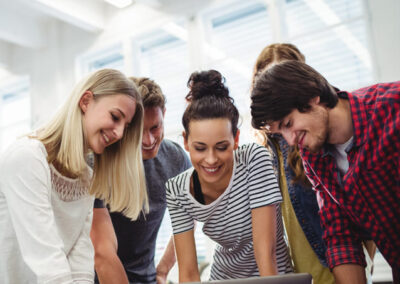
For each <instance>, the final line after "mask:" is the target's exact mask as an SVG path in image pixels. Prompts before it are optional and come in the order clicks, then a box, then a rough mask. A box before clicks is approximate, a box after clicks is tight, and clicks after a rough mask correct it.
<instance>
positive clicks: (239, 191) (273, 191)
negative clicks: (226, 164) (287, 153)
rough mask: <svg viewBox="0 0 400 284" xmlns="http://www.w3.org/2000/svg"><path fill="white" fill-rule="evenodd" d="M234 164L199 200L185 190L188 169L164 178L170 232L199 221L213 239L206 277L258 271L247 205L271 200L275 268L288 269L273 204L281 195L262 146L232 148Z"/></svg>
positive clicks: (252, 206)
mask: <svg viewBox="0 0 400 284" xmlns="http://www.w3.org/2000/svg"><path fill="white" fill-rule="evenodd" d="M234 156H235V158H234V169H233V174H232V177H231V180H230V183H229V185H228V187H227V188H226V190H225V191H224V193H223V194H221V195H220V196H219V197H218V198H217V199H216V200H214V201H213V202H212V203H210V204H207V205H203V204H201V203H199V202H198V201H196V200H195V199H194V197H193V196H192V195H191V193H190V178H191V176H192V173H193V170H194V169H193V168H191V169H189V170H187V171H185V172H183V173H182V174H180V175H178V176H176V177H174V178H172V179H170V180H169V181H168V182H167V184H166V187H167V205H168V209H169V212H170V215H171V221H172V227H173V231H174V234H179V233H183V232H186V231H189V230H192V229H193V228H194V220H197V221H199V222H203V223H204V225H203V232H204V233H205V234H206V235H207V236H208V237H210V238H211V239H212V240H214V241H215V242H216V243H217V246H216V249H215V253H214V261H213V265H212V267H211V276H210V279H211V280H217V279H229V278H246V277H253V276H259V272H258V267H257V263H256V260H255V256H254V250H253V236H252V219H251V210H252V209H255V208H258V207H262V206H267V205H273V204H276V214H277V237H276V240H277V244H276V254H277V256H276V258H277V265H278V271H279V273H285V272H290V271H291V265H290V260H289V257H288V254H287V247H286V243H285V240H284V238H283V226H282V218H281V213H280V206H279V203H281V202H282V196H281V193H280V191H279V187H278V184H277V181H276V176H275V174H274V171H273V168H272V163H271V157H270V154H269V153H268V151H267V150H266V149H265V148H264V147H261V146H259V145H257V144H246V145H243V146H241V147H239V148H238V149H237V150H236V151H235V155H234Z"/></svg>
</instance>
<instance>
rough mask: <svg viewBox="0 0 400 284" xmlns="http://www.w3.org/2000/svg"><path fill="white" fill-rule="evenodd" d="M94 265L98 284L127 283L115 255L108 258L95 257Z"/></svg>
mask: <svg viewBox="0 0 400 284" xmlns="http://www.w3.org/2000/svg"><path fill="white" fill-rule="evenodd" d="M94 263H95V269H96V273H97V277H98V279H99V282H100V284H114V283H115V284H124V283H128V277H127V276H126V273H125V269H124V266H123V265H122V263H121V261H120V259H119V258H118V256H117V255H116V254H114V255H110V256H108V257H102V256H95V259H94Z"/></svg>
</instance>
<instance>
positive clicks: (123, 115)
mask: <svg viewBox="0 0 400 284" xmlns="http://www.w3.org/2000/svg"><path fill="white" fill-rule="evenodd" d="M115 109H116V110H117V111H119V112H120V113H121V115H122V117H123V118H125V114H124V113H123V112H122V110H120V109H119V108H115Z"/></svg>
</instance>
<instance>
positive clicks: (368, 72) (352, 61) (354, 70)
mask: <svg viewBox="0 0 400 284" xmlns="http://www.w3.org/2000/svg"><path fill="white" fill-rule="evenodd" d="M283 11H284V15H283V18H284V23H285V28H286V31H285V34H286V37H287V39H288V41H290V42H293V43H294V44H296V45H297V46H298V47H299V49H300V50H301V51H302V52H303V53H304V54H305V56H306V61H307V63H308V64H310V65H311V66H313V67H314V68H315V69H316V70H317V71H318V72H320V73H321V74H322V75H324V76H325V77H326V78H327V79H328V81H329V82H330V83H331V84H333V85H334V86H337V87H338V88H340V89H343V90H352V89H355V88H358V87H362V86H364V85H368V84H369V83H371V82H372V81H373V72H372V60H371V52H370V49H369V47H368V29H367V17H366V15H365V11H364V9H363V1H362V0H355V1H354V0H329V1H327V0H325V1H323V0H285V1H283Z"/></svg>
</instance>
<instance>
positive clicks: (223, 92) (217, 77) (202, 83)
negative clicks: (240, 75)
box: [186, 70, 231, 102]
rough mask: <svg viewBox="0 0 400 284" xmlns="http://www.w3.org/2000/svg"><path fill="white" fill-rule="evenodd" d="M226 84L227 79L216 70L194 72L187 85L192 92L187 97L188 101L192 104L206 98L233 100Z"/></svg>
mask: <svg viewBox="0 0 400 284" xmlns="http://www.w3.org/2000/svg"><path fill="white" fill-rule="evenodd" d="M224 83H225V78H224V77H223V76H222V75H221V73H219V72H218V71H216V70H209V71H201V72H194V73H192V75H190V78H189V81H188V83H187V86H188V87H189V88H190V91H189V94H187V96H186V100H187V101H188V102H192V101H194V100H198V99H201V98H204V97H221V98H227V99H231V98H230V96H229V90H228V88H227V87H225V85H224Z"/></svg>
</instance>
